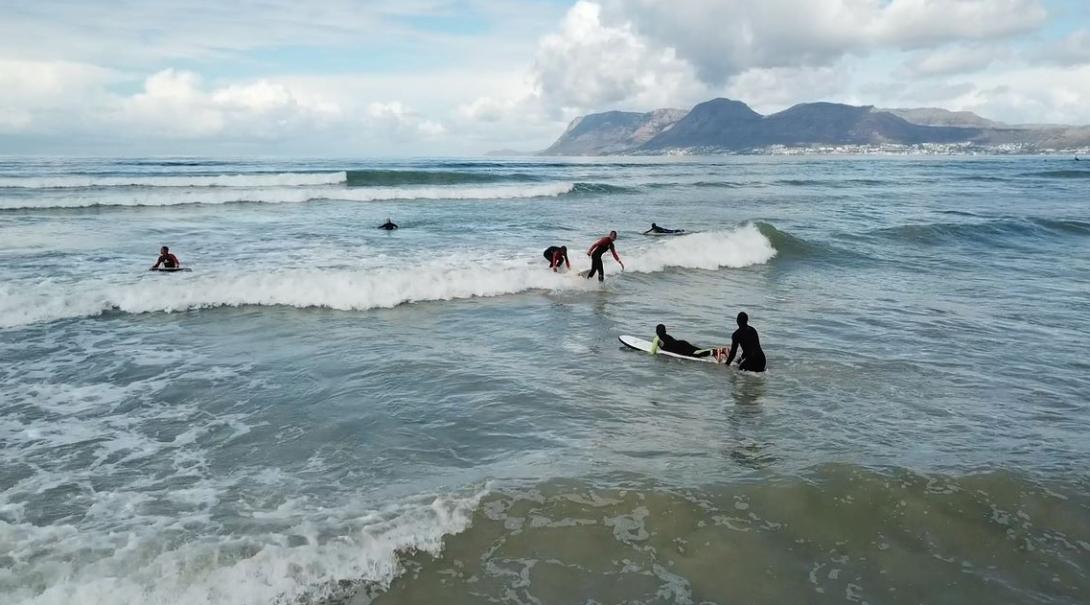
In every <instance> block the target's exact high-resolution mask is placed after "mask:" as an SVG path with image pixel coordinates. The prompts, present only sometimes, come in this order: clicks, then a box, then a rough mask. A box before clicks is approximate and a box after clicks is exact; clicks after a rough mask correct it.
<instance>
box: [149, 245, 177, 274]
mask: <svg viewBox="0 0 1090 605" xmlns="http://www.w3.org/2000/svg"><path fill="white" fill-rule="evenodd" d="M159 265H162V266H163V269H166V270H168V271H173V270H176V269H181V268H182V261H180V260H178V257H177V256H174V255H173V254H171V252H170V248H167V247H166V246H163V247H162V248H159V260H157V261H155V264H154V265H152V266H151V269H150V270H151V271H158V270H159Z"/></svg>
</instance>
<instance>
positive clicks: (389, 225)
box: [378, 221, 397, 231]
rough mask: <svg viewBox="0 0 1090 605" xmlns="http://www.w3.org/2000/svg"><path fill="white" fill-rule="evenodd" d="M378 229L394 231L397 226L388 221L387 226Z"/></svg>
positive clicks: (380, 226)
mask: <svg viewBox="0 0 1090 605" xmlns="http://www.w3.org/2000/svg"><path fill="white" fill-rule="evenodd" d="M378 228H379V229H385V230H387V231H393V230H394V229H397V225H395V224H393V223H391V222H390V221H386V223H385V224H383V225H379V227H378Z"/></svg>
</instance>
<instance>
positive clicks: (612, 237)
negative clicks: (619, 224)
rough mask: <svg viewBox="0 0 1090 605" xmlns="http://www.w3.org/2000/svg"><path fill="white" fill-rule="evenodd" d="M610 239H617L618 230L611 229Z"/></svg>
mask: <svg viewBox="0 0 1090 605" xmlns="http://www.w3.org/2000/svg"><path fill="white" fill-rule="evenodd" d="M609 239H617V232H616V231H610V232H609Z"/></svg>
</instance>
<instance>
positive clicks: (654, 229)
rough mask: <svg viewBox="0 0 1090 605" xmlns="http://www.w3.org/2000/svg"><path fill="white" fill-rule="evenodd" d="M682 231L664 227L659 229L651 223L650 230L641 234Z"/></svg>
mask: <svg viewBox="0 0 1090 605" xmlns="http://www.w3.org/2000/svg"><path fill="white" fill-rule="evenodd" d="M682 231H684V229H667V228H666V227H659V226H658V225H656V224H655V223H651V228H650V229H648V230H647V231H644V232H643V234H644V235H647V234H648V233H681V232H682Z"/></svg>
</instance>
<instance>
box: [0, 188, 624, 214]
mask: <svg viewBox="0 0 1090 605" xmlns="http://www.w3.org/2000/svg"><path fill="white" fill-rule="evenodd" d="M618 191H624V189H623V188H616V187H614V186H611V185H605V184H599V183H571V182H552V183H532V184H525V185H523V184H515V183H501V184H492V185H485V186H477V187H474V186H467V185H460V186H453V185H452V186H414V187H351V188H349V187H336V186H333V187H278V188H269V189H249V190H248V189H238V190H235V189H230V188H220V189H214V188H164V189H156V190H137V191H130V190H125V189H115V190H108V191H103V192H99V191H84V192H81V193H80V194H74V193H73V194H66V195H63V196H59V195H55V196H37V197H13V198H8V199H2V198H0V211H2V210H43V209H64V208H89V207H111V206H128V207H132V206H150V207H155V206H180V205H190V204H201V205H218V204H232V203H254V204H257V203H261V204H298V203H305V202H312V201H318V200H338V201H346V202H370V201H387V200H461V199H466V200H469V199H505V198H506V199H516V198H535V197H556V196H559V195H565V194H571V193H577V194H585V193H596V194H602V193H614V192H618Z"/></svg>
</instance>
